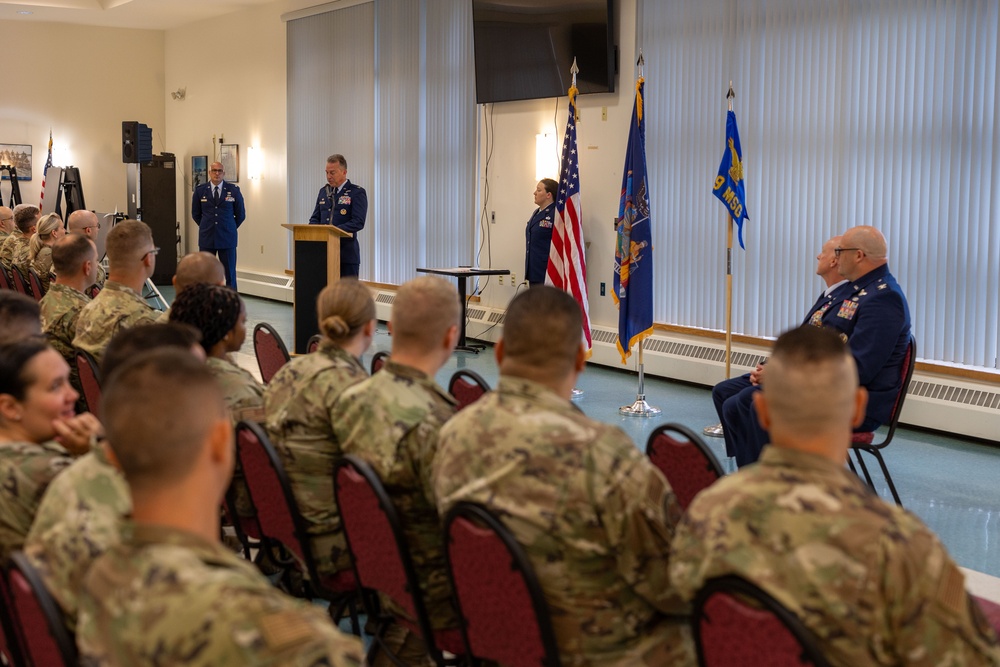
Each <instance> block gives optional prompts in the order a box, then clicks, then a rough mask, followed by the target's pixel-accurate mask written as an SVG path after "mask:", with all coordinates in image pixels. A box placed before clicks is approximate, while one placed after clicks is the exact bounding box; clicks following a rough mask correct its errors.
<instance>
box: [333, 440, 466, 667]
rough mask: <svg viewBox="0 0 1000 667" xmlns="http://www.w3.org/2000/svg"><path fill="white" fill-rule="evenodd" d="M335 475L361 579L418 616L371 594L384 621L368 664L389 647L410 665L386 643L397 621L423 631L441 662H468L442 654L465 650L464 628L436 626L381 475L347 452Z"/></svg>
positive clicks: (372, 611)
mask: <svg viewBox="0 0 1000 667" xmlns="http://www.w3.org/2000/svg"><path fill="white" fill-rule="evenodd" d="M333 479H334V487H333V488H334V495H336V497H337V507H338V508H339V509H340V520H341V522H342V524H343V526H344V536H345V537H346V538H347V549H348V551H349V552H350V554H351V562H352V563H353V565H354V572H355V575H356V578H357V580H358V583H359V584H360V585H361V586H362V587H363V588H366V589H370V590H374V591H378V592H379V593H382V594H383V595H385V596H387V597H389V598H391V599H392V600H393V602H395V603H396V604H397V605H399V606H400V607H402V608H403V609H404V610H405V611H406V613H407V614H409V616H410V617H411V618H414V619H416V623H413V622H411V621H410V620H408V619H406V618H403V617H399V616H393V615H390V614H383V613H381V612H380V611H379V610H378V609H376V608H375V605H374V604H372V603H371V601H370V600H369V597H365V598H364V599H365V601H366V608H367V610H368V615H369V618H377V619H378V621H379V623H378V628H377V629H376V631H375V641H374V642H372V645H371V648H370V649H369V651H368V657H367V659H368V664H374V661H375V656H376V655H378V652H379V651H380V650H385V651H386V653H387V655H388V656H389V658H390V660H392V662H393V663H395V664H397V665H400V666H401V667H406V666H405V665H403V663H401V662H400V661H399V659H398V658H397V656H395V655H393V654H392V653H391V652H390V651H389V650H388V649H387V647H386V646H385V645H384V636H385V632H386V631H387V630H388V629H389V627H390V626H391V625H392V624H393V623H399V624H400V625H403V626H404V627H406V628H408V629H409V630H411V631H413V632H419V633H420V635H421V636H422V637H423V639H424V643H425V644H426V645H427V652H428V654H429V655H430V656H431V658H432V659H433V660H434V662H435V663H436V664H437V665H439V666H443V665H458V664H463V660H462V658H461V657H455V658H446V657H445V656H444V654H443V651H448V652H449V653H452V654H454V655H456V656H461V655H462V654H464V653H465V645H464V642H463V641H462V633H461V631H460V630H457V629H454V630H452V629H449V630H433V629H432V628H431V624H430V620H429V618H428V616H427V607H426V605H425V603H424V596H423V593H422V592H421V590H420V583H419V580H418V578H417V574H416V570H415V569H414V567H413V558H412V556H411V554H410V547H409V544H408V543H407V540H406V536H405V534H404V533H403V527H402V524H401V523H400V519H399V514H398V513H397V511H396V507H395V506H394V505H393V504H392V501H391V500H390V499H389V494H388V493H387V492H386V490H385V487H384V486H383V485H382V481H381V480H380V479H379V477H378V475H377V474H376V473H375V471H374V470H372V468H371V466H369V465H368V464H367V463H366V462H365V461H363V460H362V459H360V458H358V457H356V456H352V455H347V456H345V457H344V458H342V459H340V460H339V461H337V463H336V464H334V472H333Z"/></svg>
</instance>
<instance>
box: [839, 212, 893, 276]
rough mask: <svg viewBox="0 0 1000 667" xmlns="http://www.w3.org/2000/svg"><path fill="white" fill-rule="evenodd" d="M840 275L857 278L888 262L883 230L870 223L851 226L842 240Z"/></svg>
mask: <svg viewBox="0 0 1000 667" xmlns="http://www.w3.org/2000/svg"><path fill="white" fill-rule="evenodd" d="M840 247H841V248H843V250H842V251H841V253H840V269H839V270H840V275H842V276H844V277H845V278H847V279H848V280H857V279H858V278H860V277H861V276H863V275H865V274H866V273H868V272H870V271H873V270H874V269H877V268H878V267H880V266H884V265H885V264H886V263H887V261H888V260H887V259H886V255H887V251H886V242H885V237H884V236H882V232H880V231H879V230H877V229H875V228H874V227H871V226H869V225H862V226H859V227H851V228H850V229H848V230H847V231H846V232H844V236H843V238H842V239H841V241H840Z"/></svg>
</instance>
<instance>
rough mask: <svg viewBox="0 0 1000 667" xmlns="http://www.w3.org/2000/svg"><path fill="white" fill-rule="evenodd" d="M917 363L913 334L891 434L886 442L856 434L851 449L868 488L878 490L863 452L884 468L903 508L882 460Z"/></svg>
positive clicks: (852, 439)
mask: <svg viewBox="0 0 1000 667" xmlns="http://www.w3.org/2000/svg"><path fill="white" fill-rule="evenodd" d="M916 361H917V339H916V338H914V337H913V335H912V334H911V335H910V342H909V344H908V345H907V346H906V354H905V355H904V356H903V366H902V370H901V384H900V387H899V394H897V395H896V402H895V404H893V406H892V414H891V415H890V417H889V432H888V433H886V435H885V440H883V441H881V442H873V440H874V439H875V433H874V432H869V433H855V434H854V435H853V436H852V437H851V448H852V449H853V450H854V456H855V457H857V459H858V465H859V466H861V472H863V473H864V475H865V481H866V482H867V483H868V486H870V487H871V488H872V490H873V491H875V490H876V489H875V484H874V483H873V482H872V476H871V473H869V472H868V466H866V465H865V461H864V458H863V457H862V456H861V453H862V452H868V453H869V454H871V455H872V456H874V457H875V459H876V460H877V461H878V464H879V466H880V467H881V468H882V475H883V476H884V477H885V481H886V484H888V485H889V491H890V492H891V493H892V498H893V500H895V501H896V504H897V505H899V506H900V507H902V506H903V503H902V501H900V499H899V494H898V493H897V492H896V485H895V484H893V483H892V475H890V474H889V468H887V467H886V465H885V459H883V458H882V450H883V449H885V448H886V447H888V446H889V443H890V442H892V436H894V435H895V434H896V426H898V425H899V415H900V414H901V413H902V412H903V401H905V400H906V390H907V389H908V388H909V387H910V380H911V379H912V378H913V369H914V367H915V366H916ZM847 460H848V462H850V456H848V459H847ZM851 468H852V469H853V468H854V466H853V465H852V466H851Z"/></svg>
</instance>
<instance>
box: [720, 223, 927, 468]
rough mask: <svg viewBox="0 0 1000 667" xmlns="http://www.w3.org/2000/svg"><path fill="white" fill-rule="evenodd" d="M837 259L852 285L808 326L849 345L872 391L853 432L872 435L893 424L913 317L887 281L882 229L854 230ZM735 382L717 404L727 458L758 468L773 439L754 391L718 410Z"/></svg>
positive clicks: (836, 292)
mask: <svg viewBox="0 0 1000 667" xmlns="http://www.w3.org/2000/svg"><path fill="white" fill-rule="evenodd" d="M834 240H835V239H831V241H834ZM829 243H830V242H828V245H829ZM826 252H827V246H826V245H825V246H824V252H823V253H821V254H820V256H819V257H818V258H817V259H819V260H820V267H821V268H822V267H823V261H824V260H823V257H824V255H825V253H826ZM832 254H833V257H834V260H835V265H836V270H837V272H838V273H839V275H840V276H841V277H842V278H844V279H846V282H844V283H842V284H839V285H837V286H836V287H835V288H834V289H833V290H832V291H829V292H828V293H826V294H825V296H823V297H821V298H820V300H819V301H817V302H816V305H815V306H814V307H813V309H812V311H810V314H809V315H808V316H807V317H806V319H805V321H804V322H803V324H812V325H814V326H821V327H826V328H830V329H833V330H834V331H836V332H837V333H839V334H840V337H841V338H842V339H843V340H844V341H846V342H847V345H848V347H849V348H850V350H851V354H852V355H853V356H854V361H855V363H856V364H857V368H858V380H859V382H860V384H861V386H862V387H864V388H865V389H866V390H867V391H868V406H867V409H866V411H865V420H864V422H862V423H861V425H860V426H858V427H857V428H856V429H855V430H856V431H863V432H867V431H874V430H875V429H876V428H878V426H879V425H881V424H884V423H886V422H887V421H888V420H889V418H890V417H891V415H892V407H893V405H894V404H895V401H896V396H897V394H898V393H899V388H900V382H901V378H902V367H903V359H904V357H905V355H906V348H907V345H908V344H909V341H910V309H909V306H908V305H907V302H906V296H904V294H903V290H902V289H901V288H900V286H899V283H897V282H896V279H895V278H894V277H893V275H892V274H891V273H889V266H888V260H887V258H886V242H885V237H884V236H882V233H881V232H879V231H878V230H877V229H875V228H874V227H869V226H862V227H852V228H851V229H849V230H847V231H846V232H845V233H844V235H843V236H842V237H841V238H840V240H839V243H838V244H837V245H836V246H835V247H834V248H832ZM817 273H820V272H819V270H817ZM820 275H822V274H821V273H820ZM829 284H830V283H829V281H828V285H829ZM755 374H756V380H757V382H756V383H755V385H756V384H759V382H760V381H762V380H763V377H764V376H765V372H764V369H763V368H761V367H758V369H757V371H755ZM744 377H746V376H744ZM734 380H737V379H736V378H734ZM734 380H727V381H726V382H724V383H721V384H720V385H716V388H715V389H713V391H712V397H713V399H715V401H716V409H717V410H718V411H719V416H720V418H721V419H722V425H723V429H724V432H725V437H726V449H727V453H730V454H731V455H734V456H735V457H736V463H737V465H739V466H741V467H742V466H744V465H747V464H749V463H753V462H754V461H756V460H757V457H758V456H760V452H761V449H763V447H764V445H765V444H766V443H767V442H768V440H769V437H768V434H767V432H766V431H764V430H763V429H762V428H761V427H760V425H759V424H758V422H757V414H756V411H755V410H754V409H753V407H752V401H751V399H752V393H753V391H756V390H757V387H756V386H755V387H754V388H753V389H752V390H743V391H741V392H739V393H738V394H736V395H735V396H732V398H728V399H725V400H724V402H720V400H719V399H720V398H721V396H719V395H718V394H720V393H721V392H720V390H722V389H724V385H726V383H733V382H734Z"/></svg>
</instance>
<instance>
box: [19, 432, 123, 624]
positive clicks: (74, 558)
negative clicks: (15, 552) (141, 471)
mask: <svg viewBox="0 0 1000 667" xmlns="http://www.w3.org/2000/svg"><path fill="white" fill-rule="evenodd" d="M131 512H132V497H131V495H129V491H128V486H127V485H126V484H125V478H124V477H122V475H121V473H120V472H119V471H118V470H117V469H116V468H115V467H114V466H112V465H111V464H110V463H109V462H108V458H107V454H106V453H105V450H104V447H95V448H94V449H92V450H91V451H90V452H89V453H88V454H85V455H83V456H81V457H80V458H79V459H77V460H76V461H75V462H74V463H73V465H71V466H69V467H68V468H67V469H66V470H65V471H63V473H62V474H61V475H59V476H58V477H56V478H55V479H54V480H53V481H52V483H51V484H50V485H49V489H48V491H46V492H45V495H44V496H42V502H41V504H40V505H39V506H38V512H37V513H36V514H35V521H34V523H33V524H31V531H30V532H29V533H28V538H27V539H26V540H25V543H24V544H25V546H24V551H25V553H26V554H27V555H28V558H29V559H30V560H31V562H32V564H33V565H34V566H35V567H36V568H38V571H39V573H40V574H41V576H42V579H43V580H44V581H45V586H46V588H48V589H49V592H50V593H52V595H53V597H55V599H56V602H58V603H59V606H60V607H62V610H63V614H64V615H65V617H66V623H67V625H68V626H69V627H70V629H71V630H72V629H73V628H75V627H76V613H77V594H78V591H79V590H80V586H81V585H82V584H83V578H84V576H85V575H86V574H87V570H88V569H90V565H91V563H93V562H94V559H95V558H97V557H98V556H100V555H101V554H102V553H104V552H105V551H107V549H108V548H109V547H111V546H112V545H115V544H118V543H119V542H120V541H121V522H122V520H123V519H125V518H126V517H128V515H129V514H130V513H131Z"/></svg>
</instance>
